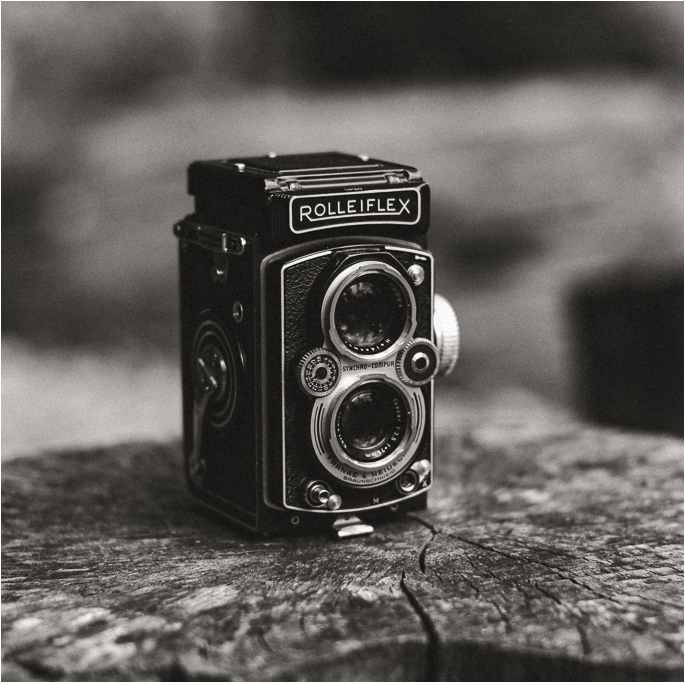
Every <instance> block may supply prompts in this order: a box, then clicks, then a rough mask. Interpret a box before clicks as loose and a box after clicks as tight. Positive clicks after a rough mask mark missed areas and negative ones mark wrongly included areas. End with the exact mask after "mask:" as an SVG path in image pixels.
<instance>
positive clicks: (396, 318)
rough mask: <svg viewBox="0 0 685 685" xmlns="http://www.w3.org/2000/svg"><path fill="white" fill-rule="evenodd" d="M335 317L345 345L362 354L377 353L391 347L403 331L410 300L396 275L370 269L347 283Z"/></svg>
mask: <svg viewBox="0 0 685 685" xmlns="http://www.w3.org/2000/svg"><path fill="white" fill-rule="evenodd" d="M333 318H334V323H335V328H336V331H337V332H338V335H339V336H340V339H341V340H342V342H343V343H344V344H345V345H347V346H348V347H349V348H351V349H352V350H354V351H356V352H358V353H361V354H373V353H376V352H381V351H383V350H385V349H387V348H388V347H390V345H392V344H393V343H394V342H395V341H396V340H397V338H398V337H399V336H400V335H402V332H403V331H404V329H405V324H406V322H407V300H406V297H405V295H404V293H403V292H402V290H401V289H400V287H399V285H398V284H397V283H396V282H395V281H394V280H393V279H392V278H390V277H389V276H387V275H386V274H379V273H367V274H363V275H362V276H359V278H356V279H354V280H353V281H352V282H351V283H349V284H348V285H347V286H345V288H344V289H343V291H342V292H341V293H340V297H339V298H338V301H337V304H336V307H335V312H334V316H333Z"/></svg>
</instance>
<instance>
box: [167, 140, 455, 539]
mask: <svg viewBox="0 0 685 685" xmlns="http://www.w3.org/2000/svg"><path fill="white" fill-rule="evenodd" d="M188 189H189V193H190V194H191V195H193V196H194V198H195V212H194V213H193V214H191V215H189V216H187V217H186V218H185V219H183V220H181V221H179V222H178V223H177V224H176V225H175V226H174V233H175V234H176V236H177V238H178V240H179V256H180V297H181V355H182V383H183V426H184V452H185V472H186V477H187V481H188V483H189V485H190V488H191V490H192V492H193V493H194V494H195V495H196V496H197V497H199V498H200V499H201V500H202V501H203V502H204V503H205V504H206V505H208V506H209V507H211V508H212V509H214V510H216V511H217V512H219V513H221V514H222V515H224V516H226V517H228V518H229V519H231V520H232V521H234V522H235V523H237V524H239V525H241V526H243V527H245V528H247V529H249V530H251V531H255V532H257V533H261V534H271V533H277V532H281V531H287V530H292V529H307V530H321V529H329V530H330V531H331V532H332V533H333V535H334V536H336V537H346V536H350V535H359V534H364V533H369V532H371V531H372V530H373V523H374V521H377V520H379V519H381V518H383V517H384V516H392V515H396V514H398V513H402V512H407V511H413V510H419V509H424V508H425V506H426V493H427V490H428V489H429V488H430V486H431V482H432V479H433V381H434V379H435V377H436V376H438V375H441V374H446V373H449V372H450V371H451V370H452V368H453V366H454V364H455V362H456V357H457V348H458V327H457V320H456V317H455V315H454V311H453V310H452V308H451V306H450V305H449V303H448V302H447V300H445V299H444V298H442V297H440V296H439V295H435V294H434V292H433V276H434V273H433V256H432V255H431V253H430V252H428V251H427V249H426V232H427V230H428V222H429V188H428V185H427V184H426V183H425V182H424V181H423V179H422V177H421V175H420V173H419V172H418V171H417V170H416V169H413V168H412V167H408V166H404V165H402V164H391V163H388V162H382V161H379V160H376V159H369V158H367V157H360V156H355V155H346V154H340V153H323V154H305V155H284V156H277V155H274V154H270V155H268V156H265V157H253V158H240V159H227V160H216V161H204V162H194V163H193V164H191V165H190V167H189V169H188Z"/></svg>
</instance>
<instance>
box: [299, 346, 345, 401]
mask: <svg viewBox="0 0 685 685" xmlns="http://www.w3.org/2000/svg"><path fill="white" fill-rule="evenodd" d="M297 380H298V381H299V383H300V388H302V390H303V391H304V392H305V393H306V394H307V395H309V396H310V397H325V396H326V395H328V394H330V393H332V392H333V390H334V389H335V386H336V385H338V381H339V380H340V360H339V359H338V357H337V356H336V355H335V354H333V352H329V351H328V350H325V349H324V348H323V347H318V348H316V349H314V350H309V352H307V354H305V355H304V357H302V359H301V360H300V363H299V365H298V367H297Z"/></svg>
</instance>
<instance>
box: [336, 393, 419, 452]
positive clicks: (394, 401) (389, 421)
mask: <svg viewBox="0 0 685 685" xmlns="http://www.w3.org/2000/svg"><path fill="white" fill-rule="evenodd" d="M406 419H407V410H406V408H405V404H404V401H403V399H402V397H401V396H400V395H399V393H398V392H397V391H396V390H395V389H394V388H392V387H391V386H389V385H387V384H385V383H380V382H375V383H370V384H368V385H363V386H361V387H359V388H357V389H356V390H355V391H354V392H352V393H351V394H350V396H349V397H347V398H345V400H344V401H343V403H342V405H341V406H340V409H339V411H338V416H337V417H336V430H337V434H338V440H339V442H340V444H341V446H342V448H343V449H344V450H345V452H346V453H347V454H349V455H350V456H351V457H353V458H355V459H359V460H361V461H374V460H376V459H381V458H383V457H384V456H386V455H387V454H389V453H390V452H391V451H392V450H394V449H395V448H396V447H397V446H398V445H399V443H400V442H401V440H402V437H403V436H404V432H405V430H406V427H407V420H406Z"/></svg>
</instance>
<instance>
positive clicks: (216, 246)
mask: <svg viewBox="0 0 685 685" xmlns="http://www.w3.org/2000/svg"><path fill="white" fill-rule="evenodd" d="M174 235H176V237H177V238H182V239H183V240H188V241H190V242H191V243H196V244H197V245H200V246H202V247H204V248H205V249H207V250H212V251H213V252H220V253H222V254H233V255H241V254H243V252H245V246H246V245H247V240H245V238H243V237H242V236H240V235H238V234H236V233H231V231H226V230H224V229H222V228H216V227H215V226H207V225H206V224H200V223H198V222H197V221H191V220H188V219H183V220H182V221H179V222H178V223H177V224H175V225H174Z"/></svg>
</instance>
